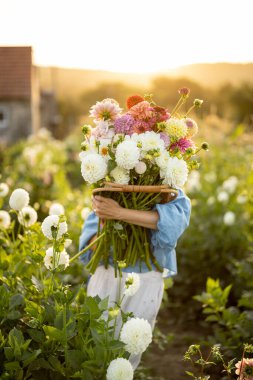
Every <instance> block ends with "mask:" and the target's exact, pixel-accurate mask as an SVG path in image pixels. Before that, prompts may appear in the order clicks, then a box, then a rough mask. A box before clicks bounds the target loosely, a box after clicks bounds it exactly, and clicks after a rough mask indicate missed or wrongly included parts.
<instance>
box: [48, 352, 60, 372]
mask: <svg viewBox="0 0 253 380" xmlns="http://www.w3.org/2000/svg"><path fill="white" fill-rule="evenodd" d="M48 361H49V363H50V364H51V366H52V367H53V368H54V369H55V370H56V371H58V372H60V373H62V374H64V368H63V367H62V365H61V362H60V361H59V360H58V359H57V358H56V357H55V356H50V358H49V359H48Z"/></svg>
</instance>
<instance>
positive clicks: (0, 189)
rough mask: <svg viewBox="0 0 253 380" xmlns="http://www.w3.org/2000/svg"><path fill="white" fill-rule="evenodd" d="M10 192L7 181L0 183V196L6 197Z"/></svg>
mask: <svg viewBox="0 0 253 380" xmlns="http://www.w3.org/2000/svg"><path fill="white" fill-rule="evenodd" d="M8 192H9V186H8V185H7V183H4V182H2V183H0V197H5V196H6V195H7V194H8Z"/></svg>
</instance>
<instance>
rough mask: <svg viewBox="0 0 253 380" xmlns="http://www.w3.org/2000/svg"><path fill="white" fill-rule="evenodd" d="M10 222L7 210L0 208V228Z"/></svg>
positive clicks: (6, 226)
mask: <svg viewBox="0 0 253 380" xmlns="http://www.w3.org/2000/svg"><path fill="white" fill-rule="evenodd" d="M10 224H11V217H10V214H9V213H8V212H7V211H4V210H0V228H1V227H2V228H9V227H10Z"/></svg>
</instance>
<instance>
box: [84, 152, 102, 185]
mask: <svg viewBox="0 0 253 380" xmlns="http://www.w3.org/2000/svg"><path fill="white" fill-rule="evenodd" d="M81 172H82V176H83V178H84V180H85V181H86V182H88V183H90V184H93V183H96V182H98V181H100V180H101V179H103V178H104V177H105V176H106V172H107V165H106V162H105V160H104V159H103V157H102V156H100V155H99V154H97V153H91V154H87V155H86V156H85V157H84V158H83V159H82V163H81Z"/></svg>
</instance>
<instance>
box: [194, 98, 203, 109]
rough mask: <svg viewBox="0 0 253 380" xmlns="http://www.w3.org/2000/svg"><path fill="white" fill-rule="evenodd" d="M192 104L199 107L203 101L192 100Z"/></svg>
mask: <svg viewBox="0 0 253 380" xmlns="http://www.w3.org/2000/svg"><path fill="white" fill-rule="evenodd" d="M193 104H194V106H195V107H201V106H202V104H203V100H201V99H194V102H193Z"/></svg>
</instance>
